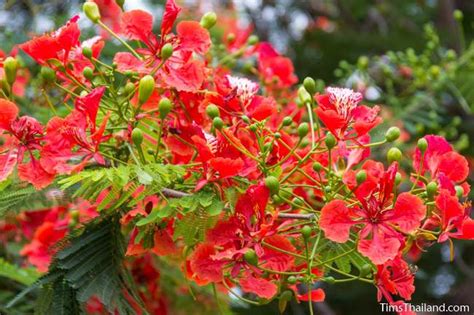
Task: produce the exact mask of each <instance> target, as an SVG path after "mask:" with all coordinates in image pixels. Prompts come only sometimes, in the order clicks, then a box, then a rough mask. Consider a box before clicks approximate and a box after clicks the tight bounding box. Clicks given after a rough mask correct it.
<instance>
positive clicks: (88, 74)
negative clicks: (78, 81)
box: [82, 67, 94, 81]
mask: <svg viewBox="0 0 474 315" xmlns="http://www.w3.org/2000/svg"><path fill="white" fill-rule="evenodd" d="M82 75H83V76H84V78H86V79H87V80H89V81H92V79H93V78H94V70H92V68H90V67H85V68H84V70H82Z"/></svg>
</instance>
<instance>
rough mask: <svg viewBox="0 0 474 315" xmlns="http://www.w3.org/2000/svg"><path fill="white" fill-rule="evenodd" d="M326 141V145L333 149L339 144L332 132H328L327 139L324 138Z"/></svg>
mask: <svg viewBox="0 0 474 315" xmlns="http://www.w3.org/2000/svg"><path fill="white" fill-rule="evenodd" d="M324 143H326V147H327V148H328V149H332V148H334V147H335V146H336V144H337V140H336V138H334V136H333V135H332V133H330V132H328V133H327V134H326V139H324Z"/></svg>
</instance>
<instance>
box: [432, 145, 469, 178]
mask: <svg viewBox="0 0 474 315" xmlns="http://www.w3.org/2000/svg"><path fill="white" fill-rule="evenodd" d="M438 172H442V173H444V174H445V175H446V176H447V177H448V178H449V179H451V180H452V181H454V182H462V181H464V180H465V179H466V177H467V175H469V164H468V162H467V160H466V158H465V157H464V156H462V155H461V154H459V153H457V152H454V151H452V152H448V153H445V154H443V155H442V156H441V158H440V160H439V166H438Z"/></svg>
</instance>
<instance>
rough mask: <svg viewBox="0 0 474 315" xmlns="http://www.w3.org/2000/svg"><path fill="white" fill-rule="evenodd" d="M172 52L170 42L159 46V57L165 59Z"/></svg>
mask: <svg viewBox="0 0 474 315" xmlns="http://www.w3.org/2000/svg"><path fill="white" fill-rule="evenodd" d="M172 54H173V45H171V44H170V43H167V44H164V45H163V47H161V59H163V60H167V59H168V58H169V57H171V55H172Z"/></svg>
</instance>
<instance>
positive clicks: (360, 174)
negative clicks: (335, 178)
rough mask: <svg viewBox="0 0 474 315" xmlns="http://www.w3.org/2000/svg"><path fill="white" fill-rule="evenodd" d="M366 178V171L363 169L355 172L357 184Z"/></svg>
mask: <svg viewBox="0 0 474 315" xmlns="http://www.w3.org/2000/svg"><path fill="white" fill-rule="evenodd" d="M366 180H367V172H366V171H365V170H361V171H359V172H357V174H356V182H357V184H359V185H360V184H362V183H363V182H365V181H366Z"/></svg>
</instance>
